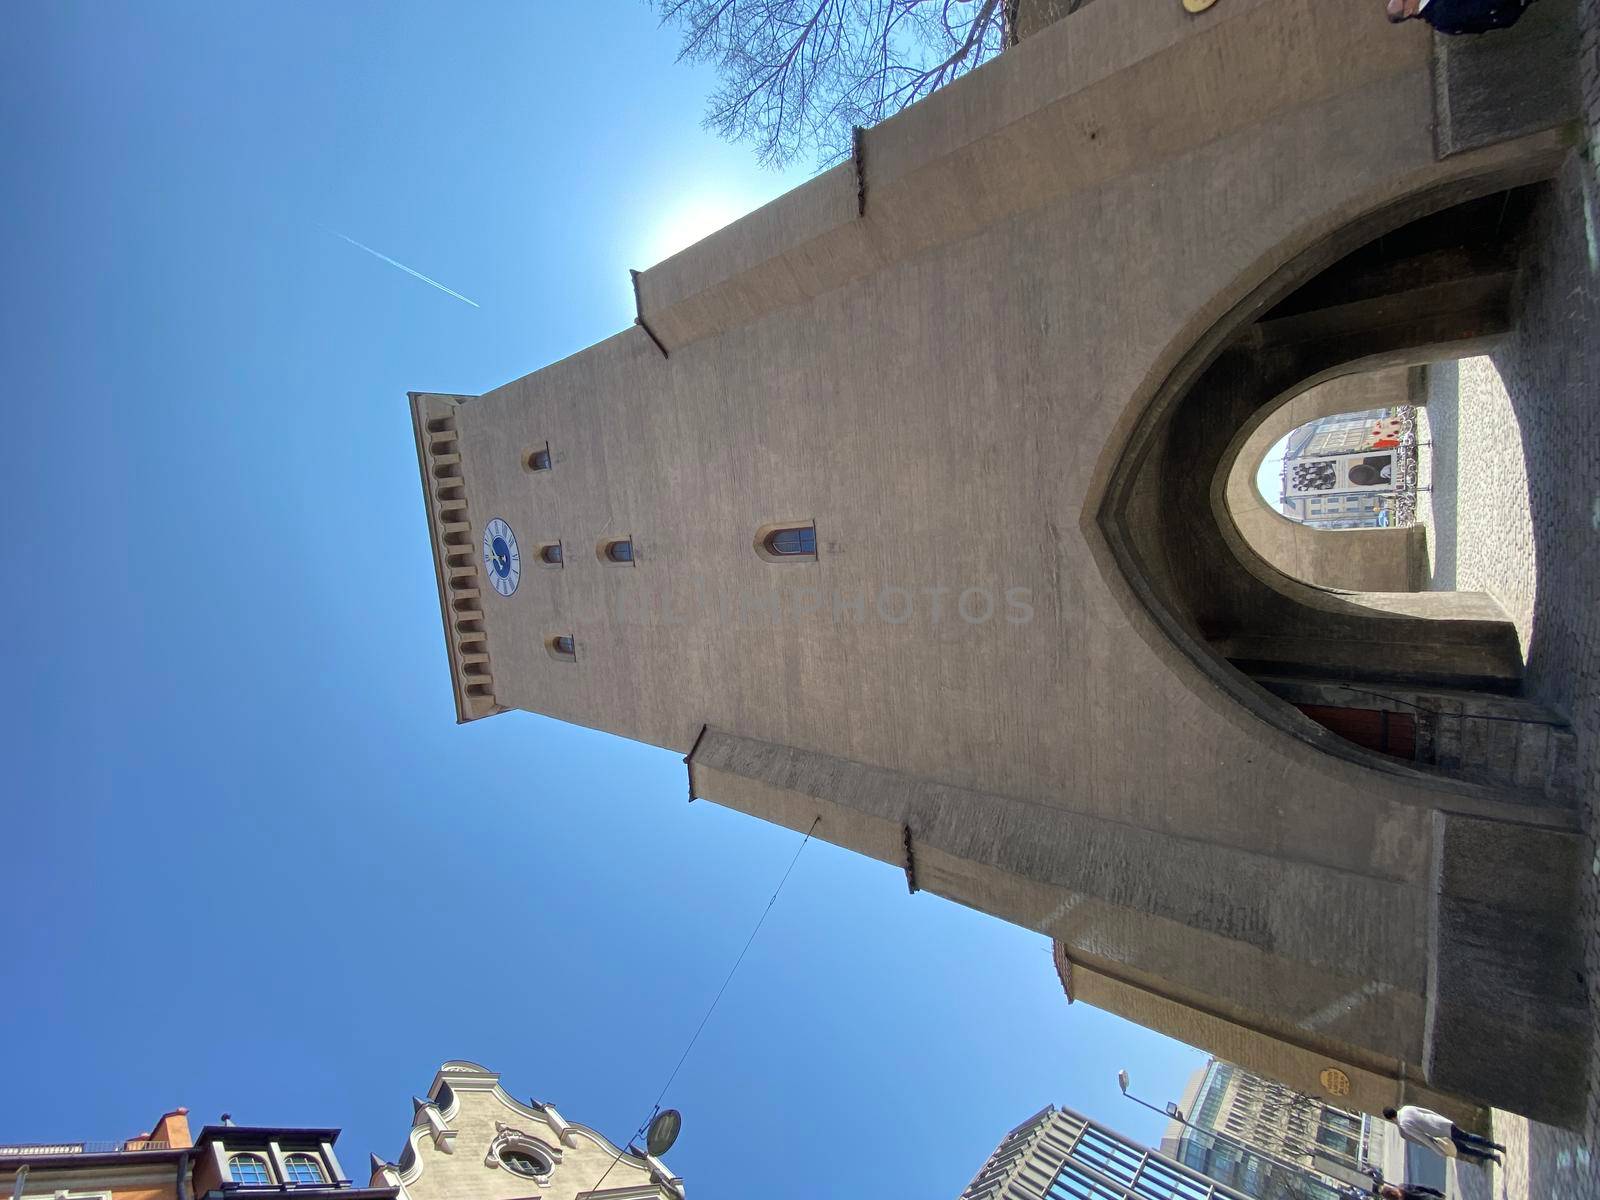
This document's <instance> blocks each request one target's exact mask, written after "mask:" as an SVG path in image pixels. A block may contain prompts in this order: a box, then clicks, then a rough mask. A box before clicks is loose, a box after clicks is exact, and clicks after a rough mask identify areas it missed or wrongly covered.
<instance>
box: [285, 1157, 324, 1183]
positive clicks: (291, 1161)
mask: <svg viewBox="0 0 1600 1200" xmlns="http://www.w3.org/2000/svg"><path fill="white" fill-rule="evenodd" d="M283 1169H284V1170H285V1171H287V1172H288V1174H289V1179H290V1180H291V1181H292V1182H294V1183H326V1182H327V1180H326V1179H325V1178H324V1176H323V1174H322V1164H321V1163H319V1162H318V1161H317V1160H316V1159H314V1158H312V1157H311V1155H309V1154H291V1155H289V1156H288V1157H287V1158H285V1159H284V1160H283Z"/></svg>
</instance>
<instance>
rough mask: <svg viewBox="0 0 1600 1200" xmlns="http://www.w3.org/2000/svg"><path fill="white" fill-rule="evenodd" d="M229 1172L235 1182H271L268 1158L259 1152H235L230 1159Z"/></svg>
mask: <svg viewBox="0 0 1600 1200" xmlns="http://www.w3.org/2000/svg"><path fill="white" fill-rule="evenodd" d="M228 1174H229V1175H231V1176H233V1181H234V1182H235V1183H246V1184H249V1183H271V1182H272V1176H270V1175H268V1174H267V1160H266V1159H264V1158H262V1157H261V1156H260V1155H259V1154H235V1155H234V1156H233V1157H232V1158H230V1159H229V1160H228Z"/></svg>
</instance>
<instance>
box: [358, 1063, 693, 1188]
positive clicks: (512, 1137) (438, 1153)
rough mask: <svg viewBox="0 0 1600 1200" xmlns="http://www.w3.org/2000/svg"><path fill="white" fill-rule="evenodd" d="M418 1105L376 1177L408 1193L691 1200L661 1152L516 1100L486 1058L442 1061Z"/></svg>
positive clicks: (375, 1169)
mask: <svg viewBox="0 0 1600 1200" xmlns="http://www.w3.org/2000/svg"><path fill="white" fill-rule="evenodd" d="M412 1112H413V1119H412V1124H411V1131H410V1132H409V1133H408V1134H407V1135H406V1142H405V1147H404V1149H402V1151H401V1152H400V1157H399V1158H398V1159H397V1160H396V1161H394V1162H392V1163H391V1162H386V1161H384V1160H382V1159H380V1158H379V1157H378V1156H377V1155H373V1157H372V1181H371V1182H372V1186H374V1187H392V1188H395V1189H398V1195H399V1200H526V1198H527V1197H529V1196H538V1197H539V1198H540V1200H574V1198H575V1197H579V1196H581V1197H583V1198H584V1200H683V1196H684V1187H683V1180H681V1179H679V1178H678V1177H677V1176H675V1175H674V1174H673V1173H672V1172H671V1170H670V1169H668V1167H667V1165H666V1164H665V1163H664V1162H662V1161H661V1160H660V1159H657V1158H653V1157H651V1156H650V1155H648V1154H645V1153H642V1152H639V1151H635V1150H633V1149H631V1148H623V1147H619V1146H616V1145H614V1144H613V1143H612V1142H611V1141H610V1140H609V1139H607V1138H606V1137H605V1136H604V1135H602V1134H600V1133H598V1132H596V1131H595V1130H593V1129H590V1128H589V1127H588V1126H587V1125H579V1124H576V1123H574V1122H570V1121H568V1120H566V1119H565V1118H564V1117H563V1116H562V1115H561V1114H560V1113H559V1112H557V1111H556V1109H555V1106H554V1105H551V1104H539V1103H534V1102H532V1101H530V1102H528V1103H523V1102H522V1101H520V1100H516V1099H513V1098H512V1097H511V1096H510V1094H508V1093H507V1092H506V1091H505V1089H504V1088H502V1087H501V1086H500V1077H499V1076H498V1075H497V1074H495V1073H494V1072H493V1071H490V1070H488V1069H487V1068H485V1067H481V1066H479V1065H478V1064H477V1063H471V1062H465V1061H452V1062H447V1063H445V1064H444V1065H443V1066H441V1067H440V1068H439V1070H438V1072H437V1073H436V1074H435V1075H434V1077H433V1082H432V1084H431V1085H429V1087H428V1091H427V1095H426V1096H425V1097H418V1098H417V1099H415V1100H414V1101H413V1102H412Z"/></svg>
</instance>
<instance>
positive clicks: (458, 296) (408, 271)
mask: <svg viewBox="0 0 1600 1200" xmlns="http://www.w3.org/2000/svg"><path fill="white" fill-rule="evenodd" d="M322 228H323V229H327V230H328V232H329V233H331V234H333V236H334V237H336V238H341V239H343V240H344V241H347V242H349V243H350V244H351V245H352V246H354V247H355V248H356V249H357V250H365V251H366V252H367V253H368V254H370V255H372V257H373V258H381V259H383V261H384V262H386V263H388V264H389V265H390V266H391V267H399V268H400V269H401V270H402V271H404V272H405V273H406V274H407V275H411V276H414V277H415V278H417V279H420V280H422V282H423V283H426V284H428V285H429V286H430V287H436V288H438V289H439V290H440V291H441V292H443V293H444V294H445V295H446V296H454V297H455V298H456V299H457V300H460V301H461V302H462V303H463V304H470V305H472V307H473V308H482V307H483V306H482V305H481V304H479V303H478V302H477V301H476V300H468V299H467V298H466V297H465V296H463V295H462V294H461V293H460V292H456V291H452V290H451V289H450V288H447V287H445V285H444V284H442V283H440V282H439V281H438V280H437V279H429V278H428V277H427V276H426V275H424V274H423V273H422V272H421V271H413V270H412V269H411V268H410V267H408V266H406V265H405V263H403V262H398V261H397V260H395V259H392V258H390V257H389V256H388V255H387V254H384V253H383V252H382V251H379V250H374V249H373V248H372V247H371V246H369V245H367V244H366V243H365V242H358V241H356V240H355V238H353V237H350V236H349V235H348V234H344V233H340V232H339V231H338V230H337V229H328V227H327V226H326V225H324V226H322Z"/></svg>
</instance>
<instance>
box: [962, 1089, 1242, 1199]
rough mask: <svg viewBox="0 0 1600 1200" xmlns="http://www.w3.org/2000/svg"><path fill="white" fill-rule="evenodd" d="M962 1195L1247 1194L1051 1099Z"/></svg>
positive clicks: (1108, 1196) (1228, 1196) (1159, 1196)
mask: <svg viewBox="0 0 1600 1200" xmlns="http://www.w3.org/2000/svg"><path fill="white" fill-rule="evenodd" d="M960 1200H1248V1198H1247V1197H1246V1196H1245V1195H1244V1193H1242V1192H1239V1191H1237V1190H1236V1189H1234V1188H1231V1187H1228V1186H1227V1185H1226V1184H1222V1183H1218V1182H1217V1181H1216V1180H1215V1179H1211V1178H1209V1177H1208V1176H1206V1175H1204V1174H1202V1173H1201V1172H1199V1171H1196V1170H1195V1169H1193V1168H1192V1167H1188V1166H1185V1165H1184V1164H1183V1163H1180V1162H1178V1161H1177V1160H1176V1159H1172V1158H1169V1157H1167V1156H1166V1155H1165V1154H1162V1153H1160V1152H1159V1151H1156V1150H1151V1149H1149V1148H1148V1147H1145V1146H1141V1145H1140V1144H1139V1143H1138V1142H1134V1141H1130V1140H1129V1139H1128V1138H1125V1137H1123V1136H1122V1134H1120V1133H1117V1132H1115V1131H1114V1130H1111V1129H1107V1128H1106V1127H1105V1126H1104V1125H1101V1124H1098V1123H1097V1122H1095V1121H1091V1120H1089V1118H1087V1117H1085V1116H1083V1115H1082V1114H1080V1113H1075V1112H1073V1111H1072V1110H1071V1109H1064V1108H1061V1109H1058V1108H1056V1107H1054V1106H1053V1105H1052V1106H1051V1107H1049V1108H1045V1109H1042V1110H1040V1111H1039V1112H1037V1113H1035V1114H1034V1115H1033V1116H1031V1117H1029V1118H1028V1119H1027V1120H1026V1121H1024V1122H1023V1123H1022V1124H1021V1125H1018V1126H1017V1127H1016V1128H1015V1129H1013V1130H1012V1131H1011V1132H1010V1133H1008V1134H1006V1136H1005V1137H1004V1138H1003V1139H1002V1140H1001V1142H1000V1145H999V1146H997V1147H995V1152H994V1153H993V1154H991V1155H990V1156H989V1161H988V1162H986V1163H984V1165H983V1169H982V1170H981V1171H979V1172H978V1174H977V1176H976V1177H975V1178H974V1179H973V1180H972V1182H971V1183H970V1184H968V1185H967V1189H966V1191H964V1192H962V1193H961V1197H960Z"/></svg>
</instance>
